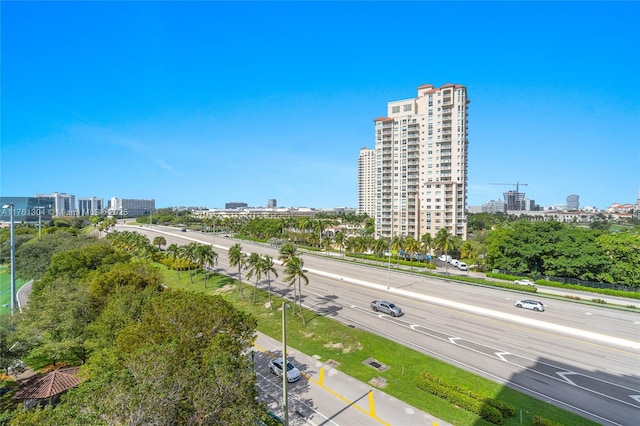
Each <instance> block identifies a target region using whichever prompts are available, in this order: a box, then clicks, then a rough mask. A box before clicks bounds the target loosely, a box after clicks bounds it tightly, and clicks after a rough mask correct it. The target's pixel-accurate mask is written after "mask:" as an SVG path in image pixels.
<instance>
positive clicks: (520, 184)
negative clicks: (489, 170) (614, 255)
mask: <svg viewBox="0 0 640 426" xmlns="http://www.w3.org/2000/svg"><path fill="white" fill-rule="evenodd" d="M489 185H509V186H515V187H516V192H520V187H521V186H527V184H526V183H520V182H516V183H490V184H489Z"/></svg>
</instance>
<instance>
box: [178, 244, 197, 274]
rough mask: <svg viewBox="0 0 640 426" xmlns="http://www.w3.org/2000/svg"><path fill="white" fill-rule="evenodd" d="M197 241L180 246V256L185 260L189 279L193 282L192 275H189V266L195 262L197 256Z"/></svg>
mask: <svg viewBox="0 0 640 426" xmlns="http://www.w3.org/2000/svg"><path fill="white" fill-rule="evenodd" d="M198 246H199V244H198V243H195V242H194V243H189V244H187V245H186V246H182V247H180V257H181V258H183V259H185V260H186V261H187V268H188V270H189V281H190V282H191V284H193V276H192V275H191V266H192V265H194V264H196V263H197V258H198Z"/></svg>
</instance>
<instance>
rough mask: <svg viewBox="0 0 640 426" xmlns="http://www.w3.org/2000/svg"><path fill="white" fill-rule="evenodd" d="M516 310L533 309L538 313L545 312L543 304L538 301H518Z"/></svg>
mask: <svg viewBox="0 0 640 426" xmlns="http://www.w3.org/2000/svg"><path fill="white" fill-rule="evenodd" d="M516 308H524V309H533V310H534V311H536V312H544V305H543V304H542V302H538V301H536V300H516Z"/></svg>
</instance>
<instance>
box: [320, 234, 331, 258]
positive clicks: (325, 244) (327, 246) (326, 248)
mask: <svg viewBox="0 0 640 426" xmlns="http://www.w3.org/2000/svg"><path fill="white" fill-rule="evenodd" d="M332 247H333V243H332V242H331V239H330V238H325V239H324V241H322V248H324V251H325V252H326V253H327V256H328V255H329V250H331V248H332Z"/></svg>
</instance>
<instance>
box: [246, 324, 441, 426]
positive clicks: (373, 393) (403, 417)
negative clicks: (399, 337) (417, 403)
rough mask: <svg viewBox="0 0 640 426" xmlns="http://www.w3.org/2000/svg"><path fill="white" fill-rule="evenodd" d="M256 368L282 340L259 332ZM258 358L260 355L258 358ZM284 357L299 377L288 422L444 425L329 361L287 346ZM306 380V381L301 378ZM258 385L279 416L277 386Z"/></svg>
mask: <svg viewBox="0 0 640 426" xmlns="http://www.w3.org/2000/svg"><path fill="white" fill-rule="evenodd" d="M255 349H256V350H257V351H258V354H259V355H258V359H257V365H258V371H259V372H260V371H263V372H265V373H263V374H268V373H266V371H267V370H265V367H264V366H266V363H267V362H268V358H270V357H273V356H280V355H281V354H282V343H281V342H279V341H278V340H275V339H273V338H271V337H269V336H266V335H264V334H261V333H258V337H257V340H256V344H255ZM260 358H264V359H263V360H261V359H260ZM287 358H288V359H289V360H292V361H293V362H294V364H295V365H296V366H299V367H300V369H301V372H302V374H303V378H302V379H301V380H300V382H303V383H300V382H297V383H292V384H290V387H289V391H288V392H287V395H288V399H289V403H288V406H289V424H290V425H345V426H354V425H372V426H373V425H376V426H379V425H385V426H386V425H394V426H396V425H397V426H405V425H406V426H414V425H416V426H417V425H431V426H440V425H449V423H447V422H444V421H442V420H440V419H438V418H436V417H434V416H432V415H430V414H428V413H425V412H424V411H421V410H418V409H417V408H414V407H412V406H410V405H408V404H406V403H404V402H402V401H400V400H398V399H396V398H394V397H392V396H390V395H388V394H386V393H385V392H384V391H382V390H380V389H378V388H377V387H375V386H373V385H371V384H368V383H363V382H360V381H357V380H356V379H354V378H353V377H351V376H348V375H347V374H345V373H342V372H340V371H338V370H337V369H335V368H334V367H333V366H332V365H330V364H327V361H328V360H320V359H317V357H314V356H311V355H308V354H303V353H301V352H299V351H297V350H295V349H292V348H288V349H287ZM304 382H306V383H304ZM267 386H269V388H268V389H267V388H266V387H262V386H261V399H262V400H264V401H265V402H267V403H268V405H269V407H270V409H271V410H272V411H274V412H275V413H276V414H278V415H279V416H280V417H283V410H282V387H281V385H267Z"/></svg>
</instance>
